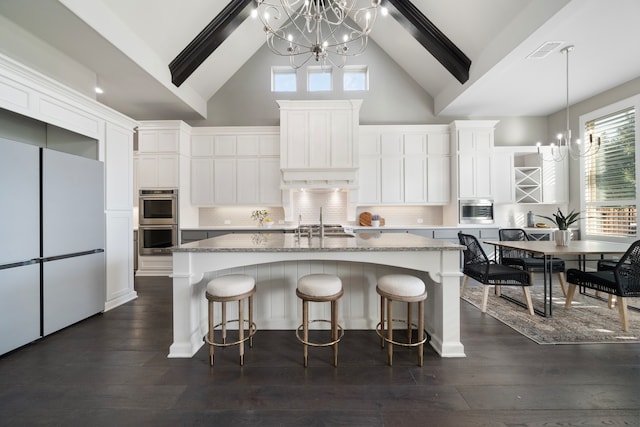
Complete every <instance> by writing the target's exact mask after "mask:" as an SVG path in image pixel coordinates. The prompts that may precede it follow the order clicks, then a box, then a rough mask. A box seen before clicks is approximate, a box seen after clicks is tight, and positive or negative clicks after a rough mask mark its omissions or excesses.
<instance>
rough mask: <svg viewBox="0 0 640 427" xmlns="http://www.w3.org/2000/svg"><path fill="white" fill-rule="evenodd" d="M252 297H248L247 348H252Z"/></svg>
mask: <svg viewBox="0 0 640 427" xmlns="http://www.w3.org/2000/svg"><path fill="white" fill-rule="evenodd" d="M252 325H253V295H251V296H250V297H249V336H250V338H249V348H253V334H252V333H251V328H253V326H252Z"/></svg>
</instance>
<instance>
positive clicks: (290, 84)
mask: <svg viewBox="0 0 640 427" xmlns="http://www.w3.org/2000/svg"><path fill="white" fill-rule="evenodd" d="M297 85H298V81H297V78H296V70H294V69H293V68H291V67H272V68H271V91H272V92H295V91H296V86H297Z"/></svg>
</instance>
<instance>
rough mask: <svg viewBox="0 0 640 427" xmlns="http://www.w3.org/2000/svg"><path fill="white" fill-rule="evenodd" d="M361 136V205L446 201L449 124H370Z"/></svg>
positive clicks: (364, 128) (447, 198)
mask: <svg viewBox="0 0 640 427" xmlns="http://www.w3.org/2000/svg"><path fill="white" fill-rule="evenodd" d="M361 129H362V130H361V134H360V195H359V202H360V204H361V205H367V204H368V205H376V204H393V205H399V204H400V205H401V204H414V205H415V204H446V203H448V201H449V185H450V179H449V172H450V169H449V155H450V154H449V153H450V149H449V145H450V144H449V135H448V129H447V127H446V126H439V125H436V126H429V125H426V126H366V127H361Z"/></svg>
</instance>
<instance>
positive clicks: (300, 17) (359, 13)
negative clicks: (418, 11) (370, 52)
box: [254, 0, 381, 68]
mask: <svg viewBox="0 0 640 427" xmlns="http://www.w3.org/2000/svg"><path fill="white" fill-rule="evenodd" d="M380 2H381V0H256V3H257V9H256V10H255V11H254V12H255V14H256V15H257V16H258V17H259V18H260V20H261V21H262V23H263V24H264V31H265V33H266V35H267V46H269V49H271V50H272V51H273V52H274V53H275V54H277V55H280V56H288V57H289V60H290V63H291V66H292V67H293V68H300V67H302V66H303V65H304V64H306V63H307V62H308V61H309V60H310V59H311V58H313V59H315V60H316V62H319V63H321V64H322V65H327V64H330V65H334V66H336V67H339V68H342V67H343V66H344V65H345V63H346V60H347V57H349V56H356V55H360V54H361V53H363V52H364V50H365V48H366V47H367V42H368V38H369V33H370V32H371V28H372V27H373V24H374V22H375V20H376V16H377V12H378V9H379V8H380Z"/></svg>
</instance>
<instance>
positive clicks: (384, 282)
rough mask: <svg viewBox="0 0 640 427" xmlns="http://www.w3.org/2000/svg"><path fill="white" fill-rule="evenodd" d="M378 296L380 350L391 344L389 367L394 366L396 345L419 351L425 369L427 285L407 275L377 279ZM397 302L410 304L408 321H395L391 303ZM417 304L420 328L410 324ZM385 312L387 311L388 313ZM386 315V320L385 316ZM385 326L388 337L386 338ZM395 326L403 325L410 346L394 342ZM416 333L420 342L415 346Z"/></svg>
mask: <svg viewBox="0 0 640 427" xmlns="http://www.w3.org/2000/svg"><path fill="white" fill-rule="evenodd" d="M376 292H377V293H378V295H380V323H378V324H377V325H376V333H377V334H378V336H379V337H380V338H381V339H380V346H381V347H384V343H385V341H386V342H387V344H388V348H387V360H388V362H389V366H392V365H393V345H394V344H396V345H401V346H403V347H418V366H422V363H423V360H424V355H423V347H424V343H425V342H426V341H427V339H428V337H429V335H428V334H427V333H426V331H425V330H424V301H425V300H426V299H427V290H426V287H425V285H424V282H423V281H422V280H420V279H419V278H417V277H415V276H411V275H408V274H389V275H386V276H382V277H380V278H379V279H378V286H376ZM394 301H400V302H406V303H407V319H406V320H404V319H394V318H393V314H392V303H393V302H394ZM413 302H417V303H418V324H417V325H416V324H415V323H413V322H412V320H411V303H413ZM385 308H386V310H385ZM385 311H386V316H385ZM385 322H386V334H385ZM393 322H402V323H405V324H406V326H407V335H408V337H407V342H399V341H395V340H394V339H393ZM414 327H415V328H416V329H417V332H418V340H417V341H416V342H412V337H411V336H412V330H413V328H414Z"/></svg>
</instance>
